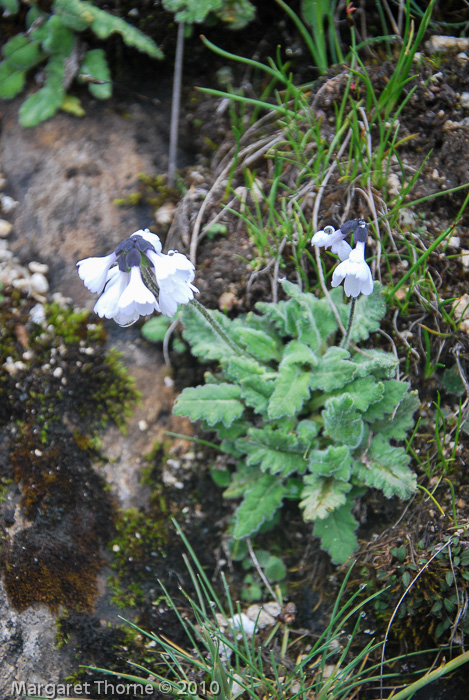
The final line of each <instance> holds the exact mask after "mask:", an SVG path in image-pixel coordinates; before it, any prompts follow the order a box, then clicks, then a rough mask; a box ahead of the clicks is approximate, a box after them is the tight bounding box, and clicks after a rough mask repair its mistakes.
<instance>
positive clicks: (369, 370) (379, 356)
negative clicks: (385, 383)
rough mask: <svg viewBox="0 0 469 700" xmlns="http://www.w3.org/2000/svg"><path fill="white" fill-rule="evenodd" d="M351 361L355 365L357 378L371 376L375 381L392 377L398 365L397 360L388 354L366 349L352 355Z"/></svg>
mask: <svg viewBox="0 0 469 700" xmlns="http://www.w3.org/2000/svg"><path fill="white" fill-rule="evenodd" d="M353 361H354V362H355V364H356V365H357V374H356V376H357V377H366V376H367V375H369V374H372V375H373V376H374V377H376V379H389V378H391V377H394V376H395V374H396V369H397V366H398V364H399V360H398V359H397V358H396V357H394V355H391V353H390V352H383V351H382V350H370V349H368V348H367V349H366V350H364V351H363V352H362V353H357V354H356V355H354V356H353Z"/></svg>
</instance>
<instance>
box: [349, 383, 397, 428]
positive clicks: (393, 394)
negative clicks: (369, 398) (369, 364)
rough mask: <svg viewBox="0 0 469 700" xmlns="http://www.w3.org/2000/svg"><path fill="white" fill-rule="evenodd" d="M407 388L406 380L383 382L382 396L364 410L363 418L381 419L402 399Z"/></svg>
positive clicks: (370, 419) (371, 421)
mask: <svg viewBox="0 0 469 700" xmlns="http://www.w3.org/2000/svg"><path fill="white" fill-rule="evenodd" d="M408 389H409V383H408V382H400V381H399V380H397V379H390V380H388V381H386V382H383V390H384V393H383V397H382V398H381V399H380V400H379V401H377V402H376V403H374V404H373V405H372V406H370V407H369V408H368V409H367V410H366V412H365V414H364V415H363V417H364V418H365V420H367V421H369V422H370V423H373V422H374V421H376V420H382V419H383V418H384V416H385V415H386V413H392V412H393V411H394V409H395V408H396V407H397V406H398V404H399V403H400V401H402V399H403V398H404V396H405V395H406V393H407V391H408ZM347 390H348V389H347Z"/></svg>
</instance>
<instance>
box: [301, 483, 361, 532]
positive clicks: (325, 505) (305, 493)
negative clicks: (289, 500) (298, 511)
mask: <svg viewBox="0 0 469 700" xmlns="http://www.w3.org/2000/svg"><path fill="white" fill-rule="evenodd" d="M303 481H304V484H305V486H304V487H303V490H302V492H301V499H302V500H301V502H300V508H302V509H303V518H304V519H305V520H306V521H310V520H324V518H328V517H329V515H330V514H331V513H332V511H334V510H337V508H340V507H341V506H343V505H344V504H345V503H346V502H347V498H346V496H345V494H346V493H348V492H349V491H350V489H351V488H352V486H351V484H347V483H346V482H345V481H336V480H335V479H330V478H329V479H326V478H324V477H321V476H316V475H315V474H307V475H306V476H305V477H304V480H303Z"/></svg>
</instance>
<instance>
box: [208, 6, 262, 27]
mask: <svg viewBox="0 0 469 700" xmlns="http://www.w3.org/2000/svg"><path fill="white" fill-rule="evenodd" d="M216 15H217V17H218V18H219V19H221V21H222V22H226V23H227V24H228V25H229V27H230V29H242V28H243V27H245V26H246V24H248V23H249V22H250V21H251V20H253V19H254V17H255V15H256V8H255V7H254V5H253V4H252V3H251V2H249V0H230V1H229V2H223V3H222V5H221V7H220V8H219V9H218V10H217V12H216Z"/></svg>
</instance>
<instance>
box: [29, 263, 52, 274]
mask: <svg viewBox="0 0 469 700" xmlns="http://www.w3.org/2000/svg"><path fill="white" fill-rule="evenodd" d="M28 267H29V269H30V271H31V272H40V273H41V275H47V273H48V272H49V265H46V263H41V262H37V260H32V261H31V262H30V263H29V264H28Z"/></svg>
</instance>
